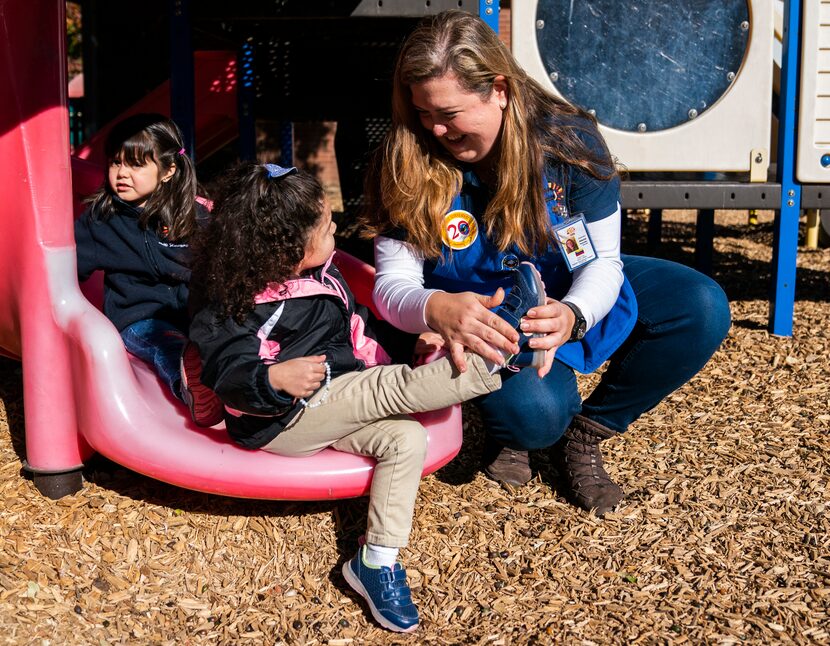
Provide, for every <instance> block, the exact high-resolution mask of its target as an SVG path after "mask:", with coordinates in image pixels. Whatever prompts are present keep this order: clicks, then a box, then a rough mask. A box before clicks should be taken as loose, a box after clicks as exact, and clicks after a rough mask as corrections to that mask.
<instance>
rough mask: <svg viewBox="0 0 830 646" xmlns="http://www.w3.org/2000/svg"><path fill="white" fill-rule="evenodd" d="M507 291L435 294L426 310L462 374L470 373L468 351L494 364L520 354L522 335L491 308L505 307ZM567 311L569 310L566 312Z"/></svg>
mask: <svg viewBox="0 0 830 646" xmlns="http://www.w3.org/2000/svg"><path fill="white" fill-rule="evenodd" d="M503 300H504V290H503V289H501V288H499V289H498V290H497V291H496V293H495V294H493V295H492V296H482V295H481V294H476V293H474V292H461V293H459V294H449V293H447V292H435V293H434V294H433V295H432V296H430V297H429V300H428V301H427V306H426V312H425V314H426V320H427V324H428V325H429V326H430V327H431V328H432V329H433V330H435V331H436V332H438V334H440V335H441V336H442V337H444V339H445V340H446V345H447V348H448V349H449V351H450V357H452V361H453V363H454V364H455V366H456V368H458V370H459V371H460V372H466V371H467V362H466V361H465V360H464V350H470V352H475V353H476V354H478V355H481V356H482V357H484V358H485V359H489V360H490V361H492V362H493V363H496V364H498V365H501V364H502V363H504V355H509V354H515V353H516V352H518V351H519V346H518V345H516V341H518V340H519V334H518V332H516V330H514V329H513V328H512V327H511V326H510V324H509V323H508V322H507V321H505V320H504V319H503V318H501V317H500V316H498V315H497V314H495V313H493V312H491V311H490V309H491V308H493V307H497V306H499V305H501V302H502V301H503ZM566 309H567V308H566Z"/></svg>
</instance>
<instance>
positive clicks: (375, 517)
mask: <svg viewBox="0 0 830 646" xmlns="http://www.w3.org/2000/svg"><path fill="white" fill-rule="evenodd" d="M334 229H335V225H334V223H333V222H332V219H331V208H330V207H329V205H328V200H326V198H325V195H324V193H323V189H322V187H321V186H320V184H319V182H317V180H316V179H315V178H314V177H313V176H311V175H309V174H308V173H302V172H298V171H297V169H295V168H282V167H280V166H276V165H274V164H264V165H259V164H245V165H242V166H240V167H239V168H237V169H235V170H234V171H232V172H230V173H229V174H228V176H227V177H226V178H225V180H224V185H223V188H222V190H221V191H220V194H219V197H218V199H217V201H216V205H215V208H214V212H213V217H212V218H211V221H210V224H209V225H208V226H207V227H206V228H205V231H204V234H202V233H200V235H199V237H198V239H197V244H196V247H197V250H196V260H195V264H194V275H195V281H196V282H197V283H198V284H199V285H200V288H203V289H204V296H205V298H206V302H207V305H206V306H205V307H204V308H203V309H202V310H201V311H199V312H198V313H197V314H196V315H195V316H194V318H193V322H192V324H191V326H190V338H191V339H192V340H193V341H194V342H195V343H196V344H197V345H198V347H199V352H200V353H201V357H202V360H203V364H204V365H203V371H202V374H201V378H202V379H203V380H204V383H205V384H206V385H207V386H209V387H210V388H213V389H214V390H215V391H216V393H217V395H219V397H220V398H221V399H222V401H223V402H224V404H225V410H226V414H225V423H226V426H227V429H228V432H229V433H230V435H231V437H232V438H233V439H234V440H235V441H236V442H237V443H238V444H240V445H242V446H245V447H247V448H252V449H263V450H266V451H270V452H272V453H277V454H279V455H284V456H305V455H313V454H314V453H317V452H318V451H321V450H322V449H324V448H326V447H329V446H330V447H333V448H335V449H337V450H339V451H345V452H349V453H357V454H359V455H368V456H372V457H374V458H376V459H377V464H376V466H375V469H374V472H373V477H372V488H371V492H370V494H369V513H368V523H367V529H366V536H365V545H363V546H361V548H360V550H359V552H358V554H357V555H356V556H355V557H354V558H353V559H351V560H350V561H348V562H347V563H346V564H345V565H344V567H343V576H344V577H345V578H346V581H348V583H349V585H351V586H352V587H353V588H354V589H355V590H356V591H357V592H359V593H360V594H361V595H363V597H365V598H366V600H367V602H368V604H369V608H370V610H371V612H372V615H373V616H374V617H375V619H377V621H378V622H379V623H380V624H381V625H382V626H384V627H386V628H388V629H390V630H395V631H404V632H408V631H411V630H415V628H416V627H417V625H418V612H417V609H416V608H415V605H414V604H413V603H412V599H411V597H410V591H409V587H408V585H407V582H406V573H405V571H404V569H403V568H402V567H401V565H400V563H397V560H396V559H397V554H398V548H400V547H403V546H405V545H406V543H407V540H408V538H409V532H410V529H411V526H412V514H413V508H414V505H415V497H416V494H417V491H418V484H419V482H420V479H421V473H422V471H423V464H424V457H425V453H426V432H425V430H424V428H423V426H421V425H420V424H419V423H418V422H417V421H416V420H415V419H413V418H412V417H409V414H410V413H418V412H424V411H428V410H433V409H439V408H444V407H446V406H449V405H452V404H456V403H459V402H461V401H465V400H467V399H471V398H472V397H476V396H478V395H482V394H485V393H490V392H492V391H494V390H496V389H497V388H500V387H501V378H500V375H499V374H498V370H499V368H500V366H495V365H492V364H491V365H488V364H487V363H486V362H485V360H484V359H482V358H481V357H480V356H478V355H468V356H467V361H468V366H469V368H468V370H466V371H465V372H463V373H461V372H459V371H457V370H455V368H454V366H453V364H452V362H450V361H449V360H448V359H447V358H446V357H445V358H443V359H439V360H437V361H433V362H431V363H428V364H426V365H423V366H418V367H417V368H410V367H409V366H407V365H384V364H389V358H388V356H387V355H386V353H385V352H384V351H383V348H381V347H380V345H379V344H378V343H377V342H376V341H375V340H374V339H372V338H370V336H369V335H368V334H367V332H368V330H367V327H366V319H365V308H363V311H361V309H360V308H359V307H358V306H356V304H355V301H354V297H353V296H352V293H351V291H350V290H349V286H348V285H347V284H346V282H345V281H344V280H343V277H342V276H341V275H340V273H339V272H338V271H337V268H336V267H335V266H334V265H333V264H332V256H333V254H334ZM534 272H535V269H533V267H532V265H529V264H528V265H526V266H524V267H523V269H522V270H519V271H516V272H515V274H516V281H515V282H514V287H513V290H512V291H511V293H510V295H509V297H508V299H507V300H505V302H504V303H503V304H502V305H501V306H500V307H499V308H498V309H497V310H496V312H494V318H495V317H497V316H502V317H503V318H510V319H511V320H512V321H513V323H512V325H514V326H515V327H514V329H515V328H516V327H518V325H519V319H520V318H521V317H522V316H523V315H524V314H525V313H526V311H527V310H528V309H529V308H530V307H532V306H536V305H538V304H539V303H540V301H539V299H540V298H544V288H543V287H542V286H541V281H540V280H539V279H538V274H535V275H534ZM527 277H530V281H527V280H526V278H527ZM534 280H535V281H536V283H535V284H531V283H533V281H534ZM517 286H518V288H517ZM517 336H518V334H517ZM508 363H510V361H508Z"/></svg>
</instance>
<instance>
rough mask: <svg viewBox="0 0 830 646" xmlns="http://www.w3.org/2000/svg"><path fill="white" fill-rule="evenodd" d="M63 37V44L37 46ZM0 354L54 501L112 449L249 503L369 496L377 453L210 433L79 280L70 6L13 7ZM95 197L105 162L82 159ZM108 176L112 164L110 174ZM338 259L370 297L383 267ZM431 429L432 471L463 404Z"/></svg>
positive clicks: (4, 125) (14, 2)
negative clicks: (12, 364)
mask: <svg viewBox="0 0 830 646" xmlns="http://www.w3.org/2000/svg"><path fill="white" fill-rule="evenodd" d="M49 35H51V39H52V42H51V43H49V45H50V46H44V47H37V48H34V47H31V43H32V42H38V41H43V39H44V38H48V37H49ZM0 52H2V56H0V60H2V61H4V64H3V65H0V86H1V87H5V88H7V90H8V95H7V96H8V97H9V99H10V100H9V101H7V102H5V103H4V106H3V108H2V111H0V159H2V160H3V163H2V165H0V194H2V195H3V200H2V201H0V233H1V234H2V235H0V302H2V303H3V305H2V307H0V352H2V353H4V354H7V355H9V356H12V357H15V358H20V359H21V360H22V362H23V391H24V408H25V427H26V454H27V456H26V460H27V468H28V469H29V470H30V471H32V472H33V473H34V474H35V484H36V485H37V486H38V488H39V489H40V490H41V491H42V492H43V493H44V494H46V495H49V496H51V497H59V496H61V495H65V494H68V493H72V492H73V491H76V490H77V489H78V488H79V487H80V486H81V477H80V468H81V467H82V466H83V464H84V463H85V462H86V461H87V460H88V459H89V458H90V457H91V456H92V455H93V454H94V453H95V452H98V453H100V454H102V455H104V456H106V457H108V458H110V459H112V460H113V461H115V462H117V463H119V464H121V465H123V466H125V467H128V468H130V469H132V470H134V471H137V472H139V473H142V474H145V475H147V476H150V477H153V478H156V479H158V480H162V481H164V482H168V483H171V484H174V485H178V486H181V487H186V488H189V489H195V490H198V491H204V492H209V493H217V494H222V495H227V496H237V497H242V498H261V499H281V500H289V499H291V500H315V499H327V498H345V497H352V496H360V495H363V494H366V493H367V492H368V489H369V485H370V483H371V477H372V468H373V464H374V461H373V460H371V459H368V458H363V457H360V456H354V455H348V454H345V453H340V452H337V451H334V450H332V449H327V450H325V451H322V452H321V453H319V454H317V455H315V456H312V457H308V458H282V457H279V456H275V455H271V454H268V453H265V452H262V451H248V450H244V449H241V448H238V447H237V446H235V445H233V444H232V443H231V442H230V441H229V440H228V438H227V436H226V434H225V432H224V430H223V429H222V428H221V427H216V428H213V429H200V428H198V427H196V426H194V425H193V424H192V423H191V422H190V419H189V415H188V414H187V410H186V409H185V407H184V406H183V405H182V404H180V403H178V402H177V401H175V400H174V399H173V398H172V397H171V396H170V395H169V394H167V393H165V389H164V388H163V387H162V385H161V384H160V382H159V381H158V380H157V379H156V377H155V375H154V374H153V372H152V371H151V370H150V368H148V367H146V366H145V365H144V364H143V363H142V362H140V361H138V360H137V359H134V358H132V357H131V356H130V355H128V354H127V352H126V351H125V350H124V346H123V344H122V342H121V338H120V336H119V335H118V333H117V331H116V330H115V328H114V327H113V326H112V324H111V323H110V322H109V321H108V320H107V319H106V318H105V317H104V315H103V314H102V313H101V312H100V311H99V310H98V309H97V308H96V307H95V306H93V305H92V304H90V302H89V301H88V300H87V299H86V298H85V297H84V296H83V294H82V293H81V290H80V288H79V286H78V282H77V274H76V260H75V242H74V239H73V233H72V212H73V190H72V174H71V172H70V156H69V125H68V116H67V98H66V93H67V90H66V78H65V76H64V74H65V72H64V66H63V64H62V63H61V61H63V60H64V58H65V52H64V2H63V0H47V1H45V2H37V3H31V2H24V1H23V0H3V1H0ZM73 168H77V170H76V172H75V179H76V181H77V183H78V185H79V190H80V188H81V187H82V188H83V190H84V191H86V190H88V188H89V184H90V183H91V184H92V188H95V186H97V185H98V183H99V182H100V177H101V175H100V174H99V175H97V177H98V178H99V180H98V181H95V177H96V172H95V167H94V165H92V164H91V163H89V162H78V164H77V166H75V165H74V164H73ZM98 172H99V173H100V171H98ZM338 265H339V266H340V268H341V270H342V271H343V273H344V275H345V276H346V278H347V280H348V281H349V283H350V284H351V285H352V287H353V290H354V292H355V295H356V297H357V298H358V299H359V300H362V301H363V302H368V301H367V300H366V299H367V298H368V297H369V295H370V294H371V285H372V279H373V270H372V268H371V267H369V266H367V265H365V264H363V263H360V262H359V261H357V260H355V259H354V258H351V257H348V256H346V255H345V254H342V253H341V254H338ZM420 419H421V420H422V422H423V423H424V424H425V426H427V429H428V431H429V448H428V454H427V462H426V466H425V469H424V473H429V472H432V471H434V470H436V469H438V468H439V467H441V466H443V465H444V464H446V463H447V462H449V461H450V460H451V459H452V458H453V457H454V456H455V455H456V454H457V453H458V451H459V449H460V447H461V437H462V434H461V413H460V407H458V406H454V407H452V408H448V409H444V410H442V411H437V412H434V413H430V414H428V415H425V416H422V417H421V418H420Z"/></svg>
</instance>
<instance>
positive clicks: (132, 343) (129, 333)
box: [121, 319, 187, 399]
mask: <svg viewBox="0 0 830 646" xmlns="http://www.w3.org/2000/svg"><path fill="white" fill-rule="evenodd" d="M121 338H122V339H123V340H124V345H125V346H127V351H128V352H129V353H130V354H132V355H134V356H136V357H138V358H139V359H141V360H142V361H145V362H147V363H149V364H150V365H151V366H153V368H155V370H156V373H157V374H158V376H159V377H160V378H161V380H162V381H163V382H164V383H165V384H167V387H168V388H170V391H171V392H172V393H173V395H174V396H175V397H176V398H178V399H181V398H182V392H181V391H182V378H181V368H180V360H181V356H182V351H183V350H184V346H185V344H186V343H187V337H186V336H185V334H184V332H182V331H181V330H180V329H178V328H177V327H176V326H175V325H173V324H172V323H167V322H166V321H159V320H156V319H144V320H142V321H136V322H135V323H133V324H132V325H128V326H127V327H125V328H124V329H123V330H121Z"/></svg>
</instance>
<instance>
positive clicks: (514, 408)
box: [475, 361, 582, 450]
mask: <svg viewBox="0 0 830 646" xmlns="http://www.w3.org/2000/svg"><path fill="white" fill-rule="evenodd" d="M475 403H476V405H477V406H478V408H479V410H480V411H481V415H482V421H483V422H484V428H485V432H486V433H487V434H488V435H489V436H490V438H492V439H493V440H494V441H496V442H498V443H499V444H502V445H504V446H507V447H509V448H512V449H518V450H533V449H542V448H546V447H548V446H551V445H552V444H554V443H556V441H557V440H558V439H559V438H560V437H562V435H563V434H564V432H565V430H566V429H567V428H568V425H569V424H570V423H571V420H572V419H573V417H574V415H576V414H577V413H579V412H580V410H581V407H582V400H581V399H580V397H579V392H578V390H577V387H576V378H575V377H574V374H573V371H572V370H571V369H570V368H568V367H567V366H565V365H564V364H562V363H560V362H558V361H554V365H553V369H552V370H551V372H550V373H549V374H548V375H547V376H546V377H545V378H544V379H539V377H538V375H537V374H536V371H535V370H530V369H525V370H522V371H521V372H519V373H516V374H513V375H510V376H509V377H506V378H504V382H503V385H502V388H501V390H498V391H496V392H494V393H491V394H489V395H485V396H484V397H481V398H479V399H477V400H476V402H475Z"/></svg>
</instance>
